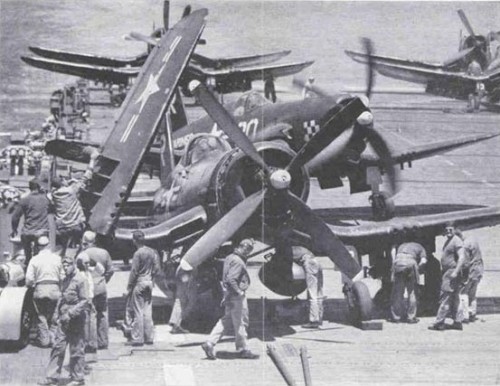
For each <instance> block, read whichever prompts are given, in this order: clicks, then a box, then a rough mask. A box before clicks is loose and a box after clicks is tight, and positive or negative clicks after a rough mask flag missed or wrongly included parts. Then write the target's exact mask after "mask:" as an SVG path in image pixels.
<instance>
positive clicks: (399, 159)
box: [361, 134, 500, 166]
mask: <svg viewBox="0 0 500 386" xmlns="http://www.w3.org/2000/svg"><path fill="white" fill-rule="evenodd" d="M498 135H500V134H486V135H473V136H467V137H463V138H456V139H450V140H445V141H439V142H435V143H430V144H424V145H418V146H412V147H409V148H407V149H405V150H397V149H395V150H392V151H391V158H392V160H393V162H394V164H398V163H401V164H402V163H405V162H411V161H415V160H418V159H422V158H428V157H432V156H434V155H438V154H442V153H446V152H448V151H451V150H454V149H458V148H460V147H463V146H468V145H472V144H474V143H477V142H481V141H484V140H487V139H490V138H494V137H497V136H498ZM361 165H363V166H383V165H382V164H381V161H380V159H379V158H378V157H377V156H376V155H373V154H362V156H361Z"/></svg>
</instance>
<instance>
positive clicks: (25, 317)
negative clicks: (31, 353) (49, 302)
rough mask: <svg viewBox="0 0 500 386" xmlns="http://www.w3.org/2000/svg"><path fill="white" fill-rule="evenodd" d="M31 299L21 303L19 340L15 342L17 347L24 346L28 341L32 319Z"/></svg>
mask: <svg viewBox="0 0 500 386" xmlns="http://www.w3.org/2000/svg"><path fill="white" fill-rule="evenodd" d="M31 302H32V300H31V299H30V300H28V299H26V300H25V302H24V305H23V310H22V313H21V323H20V326H19V328H20V330H21V331H20V333H19V335H20V338H19V341H18V342H17V347H18V348H19V349H22V348H24V347H26V346H27V345H28V343H29V340H30V330H31V324H32V321H33V313H34V310H33V306H32V303H31Z"/></svg>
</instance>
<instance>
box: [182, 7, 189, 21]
mask: <svg viewBox="0 0 500 386" xmlns="http://www.w3.org/2000/svg"><path fill="white" fill-rule="evenodd" d="M190 13H191V6H190V5H189V4H188V5H186V6H185V7H184V11H183V12H182V19H184V18H185V17H187V16H189V14H190Z"/></svg>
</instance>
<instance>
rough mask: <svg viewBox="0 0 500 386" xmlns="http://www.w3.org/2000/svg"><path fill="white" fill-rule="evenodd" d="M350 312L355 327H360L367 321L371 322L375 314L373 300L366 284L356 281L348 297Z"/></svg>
mask: <svg viewBox="0 0 500 386" xmlns="http://www.w3.org/2000/svg"><path fill="white" fill-rule="evenodd" d="M348 297H350V299H348V305H349V312H350V316H351V321H352V323H353V324H354V325H359V324H361V322H363V321H365V320H371V318H372V312H373V300H372V298H371V295H370V291H368V287H367V286H366V284H365V283H363V282H360V281H356V282H354V284H353V285H352V287H351V289H350V295H348Z"/></svg>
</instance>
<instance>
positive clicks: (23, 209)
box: [11, 192, 50, 236]
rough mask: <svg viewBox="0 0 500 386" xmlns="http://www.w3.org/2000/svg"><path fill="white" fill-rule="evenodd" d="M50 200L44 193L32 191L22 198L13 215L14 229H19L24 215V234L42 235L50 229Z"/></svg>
mask: <svg viewBox="0 0 500 386" xmlns="http://www.w3.org/2000/svg"><path fill="white" fill-rule="evenodd" d="M49 208H50V201H49V199H48V198H47V196H46V195H45V194H44V193H38V192H31V193H30V194H28V195H27V196H26V197H24V198H22V199H21V201H20V202H19V204H18V205H17V207H16V209H15V211H14V214H13V215H12V219H11V225H12V230H13V231H17V227H18V226H19V220H21V217H22V216H24V225H23V230H22V234H23V235H31V236H40V235H42V234H44V233H46V232H48V230H49V219H48V215H49Z"/></svg>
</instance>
